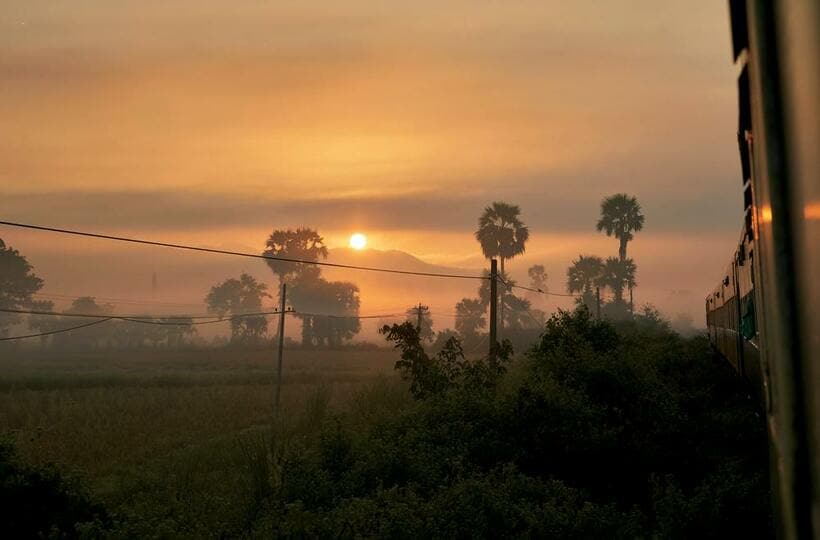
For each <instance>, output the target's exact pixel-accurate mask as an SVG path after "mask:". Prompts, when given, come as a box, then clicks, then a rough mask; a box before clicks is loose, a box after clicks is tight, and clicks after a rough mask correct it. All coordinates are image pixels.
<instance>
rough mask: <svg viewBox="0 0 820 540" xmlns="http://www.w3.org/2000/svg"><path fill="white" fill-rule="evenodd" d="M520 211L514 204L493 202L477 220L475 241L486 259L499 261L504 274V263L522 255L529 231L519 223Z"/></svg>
mask: <svg viewBox="0 0 820 540" xmlns="http://www.w3.org/2000/svg"><path fill="white" fill-rule="evenodd" d="M520 215H521V209H520V208H519V207H518V206H517V205H514V204H507V203H504V202H494V203H492V204H491V205H490V206H488V207H486V208H485V209H484V212H483V213H482V214H481V217H480V218H479V219H478V230H477V231H476V232H475V237H476V240H478V242H479V243H480V244H481V251H482V252H483V253H484V256H485V257H486V258H488V259H491V258H493V257H498V258H499V259H501V271H502V272H504V261H505V260H506V259H512V258H513V257H516V256H518V255H521V254H522V253H524V250H525V244H526V243H527V239H528V238H529V237H530V231H529V229H528V228H527V226H526V225H524V223H523V222H522V221H521V219H520V218H519V216H520Z"/></svg>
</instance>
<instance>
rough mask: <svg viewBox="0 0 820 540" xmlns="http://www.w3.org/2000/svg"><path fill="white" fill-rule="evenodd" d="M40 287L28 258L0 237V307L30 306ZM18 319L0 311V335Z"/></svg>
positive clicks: (4, 333)
mask: <svg viewBox="0 0 820 540" xmlns="http://www.w3.org/2000/svg"><path fill="white" fill-rule="evenodd" d="M42 287H43V280H42V279H40V278H39V277H37V275H36V274H35V273H34V268H33V267H32V266H31V264H29V262H28V260H27V259H26V258H25V257H24V256H23V255H20V252H19V251H17V250H16V249H13V248H11V247H8V246H6V243H5V242H4V241H3V239H2V238H0V308H2V309H23V308H26V307H30V306H31V303H32V295H34V294H35V293H36V292H37V291H39V290H40V289H41V288H42ZM19 319H20V318H19V316H18V315H16V314H13V313H0V337H4V336H7V335H8V328H9V327H10V326H12V325H14V324H16V323H17V322H18V321H19Z"/></svg>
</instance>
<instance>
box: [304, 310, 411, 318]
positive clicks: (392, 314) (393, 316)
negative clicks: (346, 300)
mask: <svg viewBox="0 0 820 540" xmlns="http://www.w3.org/2000/svg"><path fill="white" fill-rule="evenodd" d="M291 313H293V314H295V315H304V316H306V317H324V318H327V319H395V318H398V317H405V316H406V315H404V314H398V313H388V314H385V315H326V314H324V313H307V312H304V311H292V312H291Z"/></svg>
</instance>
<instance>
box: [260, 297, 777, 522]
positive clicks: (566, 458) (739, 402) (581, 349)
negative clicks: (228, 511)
mask: <svg viewBox="0 0 820 540" xmlns="http://www.w3.org/2000/svg"><path fill="white" fill-rule="evenodd" d="M423 359H427V357H424V358H423ZM427 360H428V363H430V362H432V363H430V364H429V365H435V362H434V361H433V360H430V359H427ZM399 367H402V366H399ZM405 367H406V366H405ZM424 367H425V368H426V369H428V368H429V366H428V365H427V364H425V365H424ZM428 371H429V369H428ZM419 374H420V375H419V377H422V378H421V379H420V380H426V379H425V377H428V375H429V374H428V373H427V371H422V370H420V371H419ZM505 378H506V379H507V380H506V381H502V383H501V384H499V385H486V384H483V385H482V384H476V385H470V384H465V383H466V382H467V381H468V380H469V379H468V378H467V377H464V378H463V379H462V380H461V381H455V382H454V383H452V384H440V385H429V387H430V388H435V390H434V391H430V392H426V393H424V394H419V392H418V391H417V392H416V397H417V398H419V397H421V399H418V400H417V401H415V402H414V403H413V404H412V405H410V406H409V407H405V408H403V409H402V410H400V411H398V412H395V413H392V414H388V415H382V416H380V417H378V418H376V419H375V420H373V419H371V420H370V421H369V422H368V423H366V424H364V425H363V424H361V423H359V422H356V421H355V418H352V417H349V416H347V417H340V418H336V419H335V420H334V421H333V422H331V423H330V424H328V425H326V426H325V427H324V428H323V429H322V431H321V433H320V434H319V435H318V436H317V438H316V442H315V443H313V444H311V443H308V444H306V445H305V446H302V447H300V448H299V449H298V450H295V449H291V450H290V451H286V452H284V454H283V455H282V459H281V461H280V463H281V466H280V467H281V468H280V469H279V472H278V473H276V474H275V475H274V477H275V478H276V479H277V480H276V481H275V482H274V485H273V489H272V492H271V497H270V499H269V500H268V506H267V516H268V519H267V521H265V522H264V523H263V522H259V523H257V524H256V526H257V527H259V528H258V529H257V530H256V532H261V531H265V532H266V533H272V534H274V535H278V536H300V535H308V536H334V537H391V538H410V537H438V538H444V537H447V538H474V537H487V538H495V537H501V536H535V537H556V538H601V537H606V538H610V537H612V538H617V537H620V538H635V537H645V538H655V537H660V538H670V537H672V538H675V537H677V538H689V537H699V538H701V537H711V538H724V537H737V536H748V537H760V536H766V535H767V534H769V532H770V531H771V525H770V519H769V502H768V489H767V486H768V482H767V472H766V466H767V457H766V449H767V445H766V439H765V427H764V425H763V421H762V420H761V419H760V418H759V416H758V415H756V414H755V406H754V404H753V402H751V401H749V400H748V398H747V397H746V392H745V388H744V386H743V384H742V382H741V381H740V380H738V379H737V378H736V377H735V376H734V374H733V373H732V372H731V371H730V370H729V369H728V368H727V367H726V366H725V365H724V363H722V362H721V361H720V360H719V359H717V358H716V357H714V356H713V355H712V353H711V351H710V350H709V347H708V344H707V343H706V341H705V340H704V339H702V338H692V339H683V338H681V337H679V336H678V335H677V334H674V333H672V332H670V331H669V330H668V327H667V325H665V324H663V323H662V322H661V321H659V320H656V319H653V318H652V317H639V318H638V319H636V320H635V321H631V322H628V323H623V324H620V325H619V326H617V327H615V326H612V325H610V324H609V323H606V322H598V321H595V320H592V319H590V318H589V316H588V315H587V314H586V313H585V312H576V313H562V314H559V315H558V316H556V317H554V318H553V319H552V320H550V322H549V323H548V325H547V328H546V332H545V333H544V335H543V336H542V338H541V340H540V341H539V343H538V345H537V346H536V347H535V348H534V349H533V350H532V351H531V352H530V354H529V357H528V360H526V361H525V362H523V363H519V364H518V365H517V366H516V367H515V369H514V370H513V371H512V372H510V373H508V374H507V375H505Z"/></svg>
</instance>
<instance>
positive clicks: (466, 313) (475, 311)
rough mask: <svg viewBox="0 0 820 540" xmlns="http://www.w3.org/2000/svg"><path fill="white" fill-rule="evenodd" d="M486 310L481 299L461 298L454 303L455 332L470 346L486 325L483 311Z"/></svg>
mask: <svg viewBox="0 0 820 540" xmlns="http://www.w3.org/2000/svg"><path fill="white" fill-rule="evenodd" d="M486 310H487V306H485V305H484V304H483V303H482V301H481V299H476V298H462V299H461V300H460V301H459V302H458V303H457V304H456V322H455V326H456V332H458V335H459V336H460V337H461V340H462V341H463V342H464V343H465V344H468V346H471V345H472V344H473V343H476V342H477V341H478V338H479V332H480V331H481V330H483V329H484V328H486V327H487V319H486V318H485V317H484V313H485V312H486Z"/></svg>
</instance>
